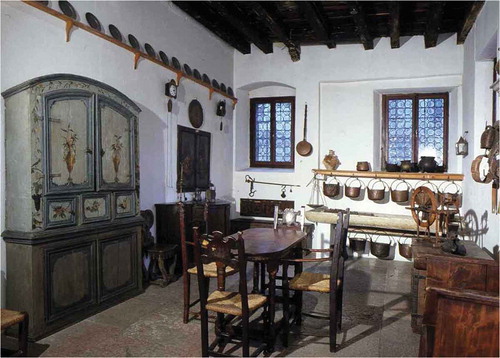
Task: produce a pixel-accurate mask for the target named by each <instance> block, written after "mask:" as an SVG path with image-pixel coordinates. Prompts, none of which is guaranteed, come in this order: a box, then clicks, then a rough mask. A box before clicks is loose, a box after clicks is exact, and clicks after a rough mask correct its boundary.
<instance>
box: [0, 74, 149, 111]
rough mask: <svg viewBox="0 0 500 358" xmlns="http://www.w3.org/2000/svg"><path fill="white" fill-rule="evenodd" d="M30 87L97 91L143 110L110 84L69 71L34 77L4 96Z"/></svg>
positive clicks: (48, 90)
mask: <svg viewBox="0 0 500 358" xmlns="http://www.w3.org/2000/svg"><path fill="white" fill-rule="evenodd" d="M29 88H33V89H36V90H37V92H40V94H42V93H47V92H51V91H53V90H62V89H69V88H75V89H82V90H85V89H87V90H89V91H90V92H95V93H96V94H101V95H112V96H115V97H116V98H115V99H116V100H119V101H121V102H124V103H125V104H126V105H127V107H129V108H130V109H132V110H133V111H134V112H136V113H139V112H141V109H140V108H139V107H138V106H137V105H136V104H135V102H134V101H132V100H131V99H130V98H128V97H127V96H126V95H124V94H123V93H122V92H120V91H118V90H117V89H115V88H113V87H111V86H110V85H107V84H105V83H103V82H100V81H97V80H94V79H92V78H88V77H84V76H79V75H73V74H68V73H57V74H52V75H46V76H41V77H36V78H33V79H31V80H28V81H25V82H23V83H21V84H18V85H17V86H14V87H12V88H9V89H8V90H6V91H4V92H2V97H4V98H8V97H10V96H12V95H14V94H16V93H19V92H22V91H24V90H26V89H29ZM102 91H105V92H102Z"/></svg>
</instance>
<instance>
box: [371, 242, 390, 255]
mask: <svg viewBox="0 0 500 358" xmlns="http://www.w3.org/2000/svg"><path fill="white" fill-rule="evenodd" d="M378 238H379V237H377V238H376V239H375V241H373V240H372V239H370V252H371V254H372V255H374V256H377V257H378V258H379V259H385V258H386V257H388V256H389V253H390V252H391V243H385V242H377V240H378ZM389 239H390V238H389ZM390 240H391V242H392V239H390Z"/></svg>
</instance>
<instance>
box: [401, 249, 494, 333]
mask: <svg viewBox="0 0 500 358" xmlns="http://www.w3.org/2000/svg"><path fill="white" fill-rule="evenodd" d="M461 243H463V244H464V246H465V248H466V250H467V255H466V256H458V255H453V254H450V253H446V252H444V251H442V250H441V248H439V247H433V245H432V243H430V242H429V241H422V240H417V239H414V240H413V243H412V252H413V269H412V287H411V295H412V314H411V316H412V319H411V324H412V328H413V331H414V332H416V333H421V328H422V317H423V313H424V309H425V297H426V290H425V289H426V287H427V286H435V287H441V288H461V289H476V290H482V291H487V285H488V284H489V285H494V284H495V283H494V282H495V280H496V286H497V289H498V263H496V262H495V260H493V258H491V256H489V255H488V254H487V253H486V252H485V251H483V250H482V249H481V248H480V247H479V246H478V245H477V244H475V243H474V242H472V241H461ZM429 262H432V265H429ZM467 263H468V264H471V266H469V268H465V266H464V264H467ZM495 263H496V271H497V272H496V273H495V272H494V270H495V269H494V268H493V267H495ZM488 267H490V268H488ZM429 268H430V269H429ZM454 268H456V269H454ZM443 275H446V276H443ZM495 276H496V277H495Z"/></svg>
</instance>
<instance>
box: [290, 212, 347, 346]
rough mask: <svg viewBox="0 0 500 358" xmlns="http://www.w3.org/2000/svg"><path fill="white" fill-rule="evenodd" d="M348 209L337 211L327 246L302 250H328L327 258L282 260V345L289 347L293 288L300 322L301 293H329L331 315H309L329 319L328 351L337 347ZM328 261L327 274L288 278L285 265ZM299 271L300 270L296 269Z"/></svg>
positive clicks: (314, 251)
mask: <svg viewBox="0 0 500 358" xmlns="http://www.w3.org/2000/svg"><path fill="white" fill-rule="evenodd" d="M349 215H350V210H349V209H347V210H346V211H345V212H344V213H342V212H339V214H338V219H337V224H336V225H335V226H334V225H333V224H332V226H331V231H330V248H328V249H302V250H303V251H305V252H306V253H307V254H309V253H329V255H328V257H319V258H297V259H293V258H292V259H285V260H283V297H284V298H283V318H284V319H283V324H284V330H283V345H284V346H285V347H286V346H288V334H289V330H290V322H289V321H290V297H289V290H290V289H291V290H294V291H295V303H296V320H295V323H297V324H300V322H301V314H302V292H303V291H312V292H321V293H328V294H329V296H330V299H329V301H330V314H329V315H328V316H324V315H319V314H310V316H312V317H314V318H323V319H328V320H329V321H330V352H335V350H336V340H337V330H340V329H341V326H342V296H343V283H344V262H345V260H346V259H347V251H346V241H347V231H348V227H349ZM326 261H330V262H331V266H330V274H322V273H316V272H309V271H303V272H299V273H296V274H295V276H294V277H293V278H292V279H291V280H290V281H289V280H288V277H287V272H288V265H289V264H294V265H302V264H303V263H304V262H326ZM299 271H302V270H299Z"/></svg>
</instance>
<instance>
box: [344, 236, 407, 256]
mask: <svg viewBox="0 0 500 358" xmlns="http://www.w3.org/2000/svg"><path fill="white" fill-rule="evenodd" d="M378 239H379V236H377V237H376V238H375V239H373V238H371V237H370V238H369V239H367V238H360V237H356V234H355V235H354V236H352V237H349V246H350V248H351V250H353V251H355V252H365V249H366V242H367V241H370V253H371V254H372V255H373V256H376V257H378V258H380V259H385V258H387V257H389V254H390V251H391V245H392V243H393V241H395V240H394V239H393V238H392V237H390V236H389V240H390V242H389V243H386V242H380V241H378ZM408 240H409V238H408V237H403V238H401V239H399V240H398V241H397V242H398V250H399V254H400V255H401V256H403V257H404V258H406V259H408V260H411V258H412V256H413V252H412V249H411V243H407V241H408Z"/></svg>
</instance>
